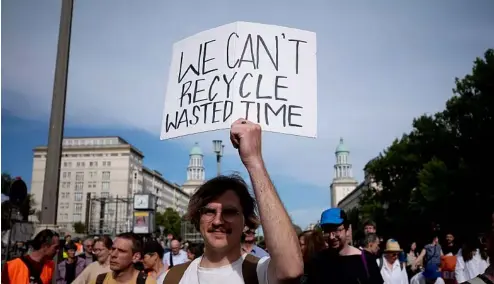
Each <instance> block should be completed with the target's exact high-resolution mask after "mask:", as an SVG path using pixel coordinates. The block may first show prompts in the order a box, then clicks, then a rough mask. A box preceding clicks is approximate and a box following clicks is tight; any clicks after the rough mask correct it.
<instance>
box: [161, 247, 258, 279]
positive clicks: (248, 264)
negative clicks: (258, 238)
mask: <svg viewBox="0 0 494 284" xmlns="http://www.w3.org/2000/svg"><path fill="white" fill-rule="evenodd" d="M258 263H259V258H258V257H255V256H253V255H252V254H250V253H249V254H247V255H246V256H245V259H244V262H242V276H243V278H244V282H245V284H259V278H257V264H258ZM167 284H168V283H167Z"/></svg>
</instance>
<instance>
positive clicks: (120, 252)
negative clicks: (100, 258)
mask: <svg viewBox="0 0 494 284" xmlns="http://www.w3.org/2000/svg"><path fill="white" fill-rule="evenodd" d="M139 259H140V255H139V253H133V252H132V241H131V240H127V239H123V238H117V239H116V240H115V242H113V247H112V251H111V254H110V269H111V270H112V271H115V272H118V271H122V270H125V269H127V268H128V267H129V266H131V265H133V263H134V262H135V261H137V260H139Z"/></svg>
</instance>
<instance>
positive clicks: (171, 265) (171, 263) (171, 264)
mask: <svg viewBox="0 0 494 284" xmlns="http://www.w3.org/2000/svg"><path fill="white" fill-rule="evenodd" d="M169 254H170V266H169V268H170V269H171V268H172V267H173V266H174V265H173V257H172V252H171V251H170V252H169Z"/></svg>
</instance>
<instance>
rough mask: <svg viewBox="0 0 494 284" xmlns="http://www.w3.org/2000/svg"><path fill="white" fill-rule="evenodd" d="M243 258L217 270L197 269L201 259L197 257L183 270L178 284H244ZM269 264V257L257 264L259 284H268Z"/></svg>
mask: <svg viewBox="0 0 494 284" xmlns="http://www.w3.org/2000/svg"><path fill="white" fill-rule="evenodd" d="M245 256H246V254H244V255H242V256H241V257H240V258H239V259H238V260H236V261H234V262H233V263H232V264H229V265H225V266H222V267H218V268H204V267H199V263H201V259H202V257H198V258H196V259H194V260H193V261H192V263H191V264H190V265H189V267H188V268H187V270H185V273H184V275H183V276H182V279H181V280H180V283H179V284H221V283H225V284H244V278H243V276H242V263H243V262H244V259H245ZM269 262H270V258H269V257H263V258H261V259H260V260H259V262H258V263H257V279H258V280H259V284H268V266H269Z"/></svg>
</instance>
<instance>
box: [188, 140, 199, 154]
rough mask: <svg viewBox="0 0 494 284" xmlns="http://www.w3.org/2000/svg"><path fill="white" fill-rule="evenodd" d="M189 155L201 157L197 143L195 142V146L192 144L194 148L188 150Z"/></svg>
mask: <svg viewBox="0 0 494 284" xmlns="http://www.w3.org/2000/svg"><path fill="white" fill-rule="evenodd" d="M190 155H201V156H202V150H201V148H200V147H199V143H197V142H196V144H194V147H192V149H191V150H190Z"/></svg>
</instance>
